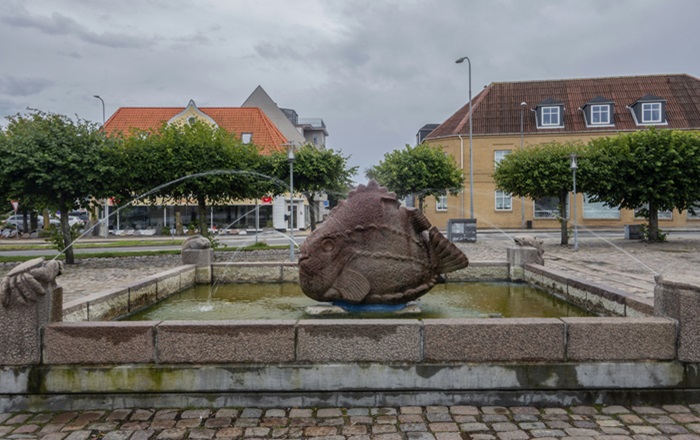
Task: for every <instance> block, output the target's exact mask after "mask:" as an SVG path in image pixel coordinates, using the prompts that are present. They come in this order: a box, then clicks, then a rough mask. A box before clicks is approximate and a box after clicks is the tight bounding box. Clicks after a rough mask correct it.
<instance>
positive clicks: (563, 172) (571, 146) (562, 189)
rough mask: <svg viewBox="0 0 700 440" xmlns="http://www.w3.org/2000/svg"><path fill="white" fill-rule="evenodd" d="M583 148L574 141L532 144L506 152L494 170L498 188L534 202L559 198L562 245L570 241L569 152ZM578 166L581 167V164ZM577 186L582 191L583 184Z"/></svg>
mask: <svg viewBox="0 0 700 440" xmlns="http://www.w3.org/2000/svg"><path fill="white" fill-rule="evenodd" d="M583 150H584V145H583V144H580V143H577V142H566V143H559V142H548V143H543V144H539V145H533V146H531V147H528V148H525V149H522V150H517V151H514V152H512V153H510V154H508V155H507V156H506V157H505V158H504V159H503V160H501V161H500V162H499V163H498V165H497V166H496V170H495V171H494V173H493V179H494V181H495V182H496V187H497V188H498V189H500V190H501V191H505V192H507V193H511V194H513V195H515V196H518V197H529V198H531V199H533V200H535V201H537V200H538V199H542V198H544V197H556V198H557V199H558V200H559V203H558V207H559V216H558V217H559V223H560V226H561V244H562V245H567V244H568V243H569V233H568V222H567V215H566V211H567V209H566V206H567V199H568V196H569V192H570V191H571V190H572V188H573V176H572V172H571V155H572V154H577V155H580V154H582V152H583ZM579 168H583V165H582V164H581V163H579ZM580 174H583V173H582V172H580V173H579V175H580ZM577 183H578V182H577ZM580 189H582V190H583V189H584V186H583V185H581V188H580Z"/></svg>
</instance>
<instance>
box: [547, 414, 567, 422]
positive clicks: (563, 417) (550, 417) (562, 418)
mask: <svg viewBox="0 0 700 440" xmlns="http://www.w3.org/2000/svg"><path fill="white" fill-rule="evenodd" d="M540 418H541V419H542V420H545V421H548V420H558V421H568V420H571V417H570V416H569V414H567V413H555V414H544V415H542V416H540Z"/></svg>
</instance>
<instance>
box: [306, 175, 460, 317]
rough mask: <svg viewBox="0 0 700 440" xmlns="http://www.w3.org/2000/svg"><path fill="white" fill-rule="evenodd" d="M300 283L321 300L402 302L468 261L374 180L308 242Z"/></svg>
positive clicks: (343, 204)
mask: <svg viewBox="0 0 700 440" xmlns="http://www.w3.org/2000/svg"><path fill="white" fill-rule="evenodd" d="M300 250H301V256H300V257H299V281H300V285H301V290H302V291H303V292H304V294H305V295H306V296H308V297H310V298H312V299H315V300H317V301H323V302H326V301H330V302H334V301H342V302H347V303H353V304H402V303H406V302H408V301H412V300H414V299H416V298H418V297H420V296H422V295H424V294H426V293H427V292H428V291H429V290H430V289H431V288H432V287H433V286H434V285H435V283H436V282H437V281H438V280H439V278H440V276H441V274H444V273H446V272H452V271H455V270H458V269H462V268H464V267H467V265H468V264H469V260H468V259H467V256H466V255H464V253H462V251H460V250H459V249H458V248H457V247H456V246H455V245H454V244H452V243H450V242H449V241H448V240H447V239H446V238H445V237H444V236H443V235H442V234H440V232H439V231H438V229H437V228H436V227H434V226H433V227H431V225H430V222H429V221H428V219H427V218H426V217H425V216H424V215H423V213H422V212H420V211H419V210H418V209H415V208H404V207H402V206H401V205H400V204H399V202H398V201H397V200H396V194H394V193H390V192H388V191H387V189H386V188H383V187H380V186H379V185H378V184H377V182H375V181H374V180H370V181H369V183H368V184H367V186H365V185H360V186H359V187H358V188H357V189H355V190H354V191H352V192H350V195H349V196H348V199H347V200H343V201H340V203H339V204H338V206H336V207H335V208H333V210H332V211H331V213H330V214H329V216H328V218H326V220H325V221H324V223H323V224H322V225H321V226H319V228H318V229H316V230H315V231H314V232H312V233H311V234H310V235H309V237H308V238H307V239H306V241H305V242H304V243H303V244H302V245H301V248H300Z"/></svg>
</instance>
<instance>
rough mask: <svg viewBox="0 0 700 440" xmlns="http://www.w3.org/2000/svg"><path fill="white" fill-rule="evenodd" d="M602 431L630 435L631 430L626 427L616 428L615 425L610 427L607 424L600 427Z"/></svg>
mask: <svg viewBox="0 0 700 440" xmlns="http://www.w3.org/2000/svg"><path fill="white" fill-rule="evenodd" d="M600 431H601V432H602V433H603V434H607V435H629V434H630V432H629V430H627V429H625V428H615V427H612V428H610V427H607V426H604V427H602V428H600Z"/></svg>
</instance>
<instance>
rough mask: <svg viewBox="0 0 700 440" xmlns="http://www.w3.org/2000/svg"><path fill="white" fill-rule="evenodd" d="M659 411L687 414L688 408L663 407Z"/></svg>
mask: <svg viewBox="0 0 700 440" xmlns="http://www.w3.org/2000/svg"><path fill="white" fill-rule="evenodd" d="M661 409H663V410H664V411H667V412H670V413H689V412H690V408H688V407H687V406H685V405H663V406H661Z"/></svg>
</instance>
